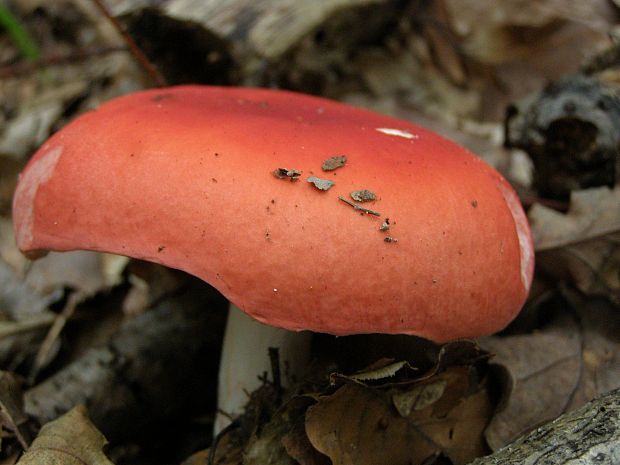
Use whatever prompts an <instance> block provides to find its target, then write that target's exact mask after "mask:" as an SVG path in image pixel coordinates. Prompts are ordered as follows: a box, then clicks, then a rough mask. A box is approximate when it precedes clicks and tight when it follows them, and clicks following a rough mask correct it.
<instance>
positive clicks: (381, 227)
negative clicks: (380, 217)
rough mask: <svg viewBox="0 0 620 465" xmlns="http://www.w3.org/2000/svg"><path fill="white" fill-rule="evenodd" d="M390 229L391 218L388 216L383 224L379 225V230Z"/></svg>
mask: <svg viewBox="0 0 620 465" xmlns="http://www.w3.org/2000/svg"><path fill="white" fill-rule="evenodd" d="M389 229H390V219H389V218H386V219H385V221H383V224H382V225H381V226H380V227H379V231H388V230H389Z"/></svg>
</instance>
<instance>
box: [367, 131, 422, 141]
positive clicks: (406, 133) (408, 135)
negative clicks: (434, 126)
mask: <svg viewBox="0 0 620 465" xmlns="http://www.w3.org/2000/svg"><path fill="white" fill-rule="evenodd" d="M375 130H376V131H379V132H382V133H383V134H387V135H388V136H397V137H404V138H405V139H419V138H420V136H418V135H417V134H411V133H410V132H409V131H403V130H402V129H394V128H375Z"/></svg>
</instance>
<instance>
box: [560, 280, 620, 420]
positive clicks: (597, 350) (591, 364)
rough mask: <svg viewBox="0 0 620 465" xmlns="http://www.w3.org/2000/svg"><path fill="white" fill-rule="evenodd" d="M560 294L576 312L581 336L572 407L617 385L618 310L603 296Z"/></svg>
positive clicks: (619, 378) (619, 368) (619, 374)
mask: <svg viewBox="0 0 620 465" xmlns="http://www.w3.org/2000/svg"><path fill="white" fill-rule="evenodd" d="M563 294H564V297H565V298H566V300H567V302H568V303H569V305H570V306H571V307H572V308H573V309H574V311H575V312H576V313H577V314H578V315H579V320H580V329H581V333H582V339H583V349H582V359H583V362H582V366H583V368H582V372H581V377H580V383H579V386H578V388H577V390H576V391H575V393H574V394H573V396H572V398H571V402H570V405H569V406H568V408H569V409H573V408H577V407H580V406H581V405H583V404H584V403H586V402H588V401H590V400H591V399H593V398H594V397H597V396H600V395H602V394H603V393H606V392H608V391H611V390H612V389H615V388H617V387H618V386H620V313H618V309H617V307H614V306H613V305H612V304H611V303H609V302H608V301H606V300H604V299H592V298H590V297H587V296H583V295H581V294H578V293H577V292H574V291H571V290H565V291H564V292H563Z"/></svg>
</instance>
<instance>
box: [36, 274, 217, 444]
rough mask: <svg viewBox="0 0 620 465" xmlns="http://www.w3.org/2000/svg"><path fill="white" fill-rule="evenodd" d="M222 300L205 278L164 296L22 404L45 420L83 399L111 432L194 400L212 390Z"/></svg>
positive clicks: (126, 430)
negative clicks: (189, 287)
mask: <svg viewBox="0 0 620 465" xmlns="http://www.w3.org/2000/svg"><path fill="white" fill-rule="evenodd" d="M223 302H224V301H223V299H222V298H221V297H219V296H216V295H215V293H214V292H213V291H212V290H211V288H209V287H208V286H206V285H204V284H202V283H198V284H197V285H196V287H195V288H192V289H191V291H184V292H183V293H182V294H181V295H178V296H175V297H172V298H168V299H165V300H163V301H162V302H161V303H159V304H158V305H157V306H156V307H155V308H153V309H152V310H150V311H147V312H145V313H144V314H142V315H140V316H138V317H136V318H134V319H132V320H129V321H128V322H126V323H125V324H124V325H123V326H122V328H121V330H120V331H119V333H117V334H116V336H114V337H113V338H112V339H111V341H110V343H109V344H108V345H107V346H106V347H101V348H93V349H90V350H89V351H88V352H87V353H86V354H85V355H84V356H83V357H81V358H79V359H78V360H76V361H75V362H73V363H72V364H71V365H69V366H67V367H66V368H64V369H62V370H60V371H59V372H57V373H56V374H55V375H53V376H52V377H51V378H49V379H47V380H45V381H44V382H42V383H41V384H39V385H37V386H35V387H33V388H31V389H30V390H28V391H27V392H26V393H25V409H26V412H27V413H28V414H29V415H31V416H33V417H35V418H36V419H37V420H38V421H39V422H40V423H42V424H43V423H46V422H49V421H51V420H53V419H55V418H57V417H58V416H59V415H61V414H63V413H65V412H67V411H69V410H70V409H71V408H72V407H74V406H75V405H78V404H84V405H86V406H87V407H88V410H89V413H90V415H91V418H92V419H93V422H94V423H95V424H96V425H97V427H98V428H99V429H100V430H101V431H102V432H103V433H104V434H105V435H106V436H107V437H108V438H110V439H111V440H114V439H115V438H116V439H118V438H122V437H124V436H126V435H130V434H135V432H136V431H139V430H140V428H141V427H142V426H144V425H147V424H149V423H151V422H153V421H156V420H157V419H162V418H166V417H174V416H175V415H178V414H179V412H182V411H183V410H184V409H186V408H195V405H197V404H200V403H202V402H204V401H206V400H208V399H207V398H208V397H209V396H208V395H207V394H208V393H214V392H215V380H216V378H217V371H216V370H217V367H216V366H215V365H216V364H217V360H219V355H218V353H219V350H220V346H221V342H222V341H221V335H222V334H223V325H224V318H225V312H224V311H221V310H222V309H223V308H222V303H223ZM224 308H225V307H224ZM205 399H206V400H205Z"/></svg>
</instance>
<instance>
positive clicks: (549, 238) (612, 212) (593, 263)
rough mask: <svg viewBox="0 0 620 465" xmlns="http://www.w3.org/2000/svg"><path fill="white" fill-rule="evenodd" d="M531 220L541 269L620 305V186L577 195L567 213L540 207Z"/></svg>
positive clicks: (591, 293) (535, 209) (538, 264)
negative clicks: (569, 280)
mask: <svg viewBox="0 0 620 465" xmlns="http://www.w3.org/2000/svg"><path fill="white" fill-rule="evenodd" d="M529 218H530V223H531V226H532V233H533V235H534V240H535V245H536V250H537V251H538V252H539V253H538V255H537V257H536V260H537V266H538V267H539V268H540V269H543V270H545V271H546V272H548V273H549V274H550V275H551V276H554V277H556V278H559V279H566V278H567V277H570V279H572V281H573V282H574V283H575V285H576V286H577V288H578V289H579V290H580V291H582V292H584V293H586V294H588V295H602V296H605V297H607V298H609V299H611V300H612V301H614V302H620V272H619V270H620V187H616V188H615V189H613V190H610V189H608V188H606V187H601V188H595V189H587V190H583V191H575V192H573V194H572V196H571V203H570V210H569V211H568V213H566V214H562V213H560V212H557V211H555V210H551V209H549V208H546V207H543V206H541V205H538V204H537V205H534V206H533V207H532V209H531V210H530V212H529Z"/></svg>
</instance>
